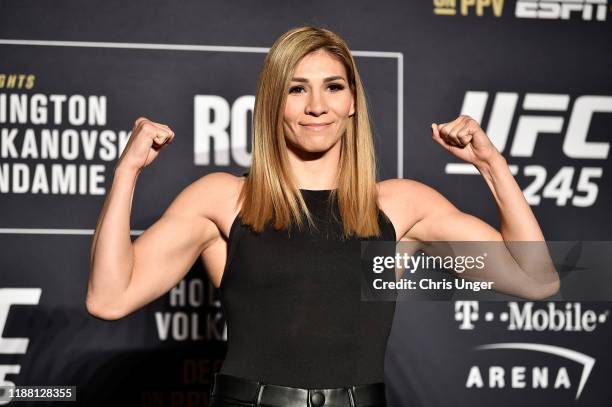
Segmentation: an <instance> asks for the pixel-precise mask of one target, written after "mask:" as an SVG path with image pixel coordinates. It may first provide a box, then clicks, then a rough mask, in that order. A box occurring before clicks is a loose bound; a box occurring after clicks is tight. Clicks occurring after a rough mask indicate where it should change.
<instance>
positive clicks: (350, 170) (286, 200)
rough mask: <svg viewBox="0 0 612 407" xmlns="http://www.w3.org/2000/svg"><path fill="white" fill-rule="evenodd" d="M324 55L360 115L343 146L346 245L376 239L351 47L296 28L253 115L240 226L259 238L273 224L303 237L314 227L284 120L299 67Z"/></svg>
mask: <svg viewBox="0 0 612 407" xmlns="http://www.w3.org/2000/svg"><path fill="white" fill-rule="evenodd" d="M320 49H324V50H326V51H327V52H330V53H331V54H332V55H334V56H335V57H336V58H338V60H339V61H340V62H342V64H343V65H344V67H345V69H346V73H347V79H348V82H349V87H350V90H351V92H352V93H353V96H354V100H355V114H354V115H353V116H352V117H351V118H350V119H349V122H348V124H347V128H346V131H345V133H344V135H343V136H342V139H341V153H340V163H339V177H338V189H337V190H333V191H332V192H331V195H330V198H331V199H332V200H333V199H335V198H337V199H338V207H339V210H340V216H341V218H342V224H343V237H344V238H347V237H349V236H350V235H352V234H356V235H357V236H358V237H369V236H378V235H379V234H380V228H379V225H378V206H377V190H376V172H377V168H376V158H375V152H374V143H373V139H372V131H371V129H370V120H369V116H368V108H367V105H366V98H365V93H364V89H363V85H362V83H361V79H360V77H359V73H358V72H357V67H356V65H355V61H354V60H353V57H352V55H351V53H350V51H349V49H348V46H347V44H346V43H345V41H344V40H343V39H342V38H340V36H338V35H337V34H335V33H333V32H332V31H329V30H327V29H324V28H317V27H312V26H304V27H297V28H293V29H291V30H289V31H287V32H286V33H284V34H283V35H282V36H281V37H280V38H278V39H277V40H276V42H275V43H274V45H273V46H272V48H271V49H270V51H269V52H268V54H267V55H266V58H265V60H264V63H263V67H262V69H261V72H260V74H259V79H258V83H257V93H256V97H255V108H254V111H253V135H252V140H253V143H252V144H253V152H252V164H251V168H250V170H249V173H248V175H247V176H246V180H245V183H244V186H243V189H242V191H241V193H240V198H239V201H242V207H241V210H240V218H241V220H242V222H243V223H245V224H248V225H250V226H251V228H252V230H253V231H255V232H261V231H263V229H264V227H265V225H266V224H267V223H268V222H269V221H272V222H273V227H274V229H277V230H279V229H284V228H288V229H289V228H291V225H292V223H295V224H297V226H298V228H299V229H302V228H303V226H304V219H303V216H306V219H307V220H308V224H309V225H311V226H313V221H312V218H311V215H310V212H309V211H308V208H307V207H306V204H305V202H304V199H303V197H302V194H301V193H300V191H299V189H298V188H297V187H296V185H294V183H293V181H292V179H291V176H290V171H289V161H288V156H287V144H286V141H285V137H284V128H283V113H284V107H285V102H286V99H287V92H288V88H289V85H290V82H291V78H292V76H293V72H294V69H295V66H296V65H297V63H298V62H299V61H300V59H301V58H303V57H304V56H305V55H307V54H309V53H311V52H314V51H318V50H320Z"/></svg>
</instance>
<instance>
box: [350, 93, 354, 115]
mask: <svg viewBox="0 0 612 407" xmlns="http://www.w3.org/2000/svg"><path fill="white" fill-rule="evenodd" d="M354 114H355V97H354V96H353V97H352V98H351V110H350V112H349V117H353V115H354Z"/></svg>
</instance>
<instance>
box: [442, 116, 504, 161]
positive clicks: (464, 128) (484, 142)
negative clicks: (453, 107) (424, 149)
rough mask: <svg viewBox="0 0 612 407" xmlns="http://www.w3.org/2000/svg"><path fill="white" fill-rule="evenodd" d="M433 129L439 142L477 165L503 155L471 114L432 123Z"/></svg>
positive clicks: (452, 152) (456, 155)
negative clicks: (449, 120)
mask: <svg viewBox="0 0 612 407" xmlns="http://www.w3.org/2000/svg"><path fill="white" fill-rule="evenodd" d="M431 129H432V138H433V139H434V140H435V141H436V142H437V143H438V144H440V145H441V146H442V147H444V148H446V149H447V150H448V151H450V153H451V154H453V155H454V156H455V157H457V158H460V159H462V160H463V161H467V162H469V163H471V164H474V165H475V166H477V167H478V166H479V165H481V164H487V163H490V162H491V161H492V160H493V159H494V158H496V157H497V156H499V155H501V153H500V152H499V151H498V150H497V148H496V147H495V146H494V145H493V143H492V142H491V140H490V139H489V137H488V136H487V135H486V134H485V132H484V131H483V130H482V128H481V127H480V124H478V122H477V121H476V120H474V119H472V118H471V117H469V116H466V115H461V116H459V117H457V118H456V119H455V120H453V121H451V122H449V123H442V124H436V123H432V124H431Z"/></svg>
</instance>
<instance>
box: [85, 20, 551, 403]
mask: <svg viewBox="0 0 612 407" xmlns="http://www.w3.org/2000/svg"><path fill="white" fill-rule="evenodd" d="M432 136H433V139H434V140H435V141H436V142H438V143H439V144H440V145H442V146H443V147H444V148H446V149H448V151H449V152H450V153H451V154H453V155H455V156H457V157H459V158H461V159H463V160H465V161H467V162H470V163H472V164H474V165H475V166H476V167H477V168H478V170H479V171H480V172H481V173H482V175H483V176H484V178H485V180H486V182H487V184H488V185H489V188H490V189H491V192H492V194H493V197H494V199H495V202H496V203H497V205H498V207H499V210H500V217H501V230H500V231H499V232H498V231H497V230H495V229H494V228H492V227H491V226H489V225H488V224H486V223H484V222H482V221H481V220H479V219H477V218H475V217H473V216H470V215H467V214H465V213H462V212H460V211H459V210H457V209H456V208H455V207H454V206H453V205H452V204H451V203H450V202H448V201H447V200H446V199H445V198H444V197H443V196H442V195H440V194H439V193H438V192H436V191H435V190H433V189H431V188H429V187H427V186H425V185H423V184H421V183H419V182H416V181H411V180H405V179H392V180H387V181H383V182H376V171H375V169H376V165H375V154H374V149H373V142H372V135H371V131H370V126H369V119H368V111H367V108H366V100H365V96H364V91H363V86H362V84H361V80H360V77H359V74H358V72H357V69H356V66H355V62H354V60H353V58H352V56H351V54H350V52H349V50H348V47H347V45H346V43H345V42H344V41H343V40H342V39H341V38H340V37H338V36H337V35H336V34H334V33H333V32H331V31H328V30H325V29H320V28H314V27H299V28H295V29H292V30H290V31H288V32H286V33H285V34H283V35H282V36H281V37H280V38H279V39H278V40H277V41H276V42H275V44H274V45H273V47H272V48H271V49H270V51H269V53H268V55H267V56H266V59H265V61H264V65H263V68H262V71H261V74H260V77H259V81H258V87H257V94H256V103H255V109H254V115H253V158H252V166H251V168H250V170H249V172H248V173H247V174H245V176H241V177H238V176H234V175H231V174H228V173H221V172H217V173H212V174H208V175H206V176H203V177H202V178H200V179H199V180H197V181H195V182H194V183H193V184H191V185H189V186H188V187H187V188H185V189H184V190H183V191H182V192H181V193H180V194H179V195H178V196H177V197H176V199H175V200H174V201H173V202H172V204H171V205H170V207H169V208H168V209H167V210H166V211H165V212H164V214H163V216H162V217H161V218H160V219H159V220H158V221H157V222H156V223H154V224H153V225H152V226H151V227H150V228H148V229H147V230H146V231H145V232H144V233H143V234H142V235H141V236H139V237H138V239H136V240H135V241H134V242H133V243H132V242H131V240H130V234H129V231H130V224H129V219H130V209H131V202H132V195H133V191H134V188H135V183H136V179H137V177H138V174H139V173H140V172H141V171H142V169H143V168H144V167H146V166H147V165H149V164H150V163H151V162H153V160H155V158H156V157H157V155H158V154H159V151H160V150H161V149H163V148H166V147H167V146H168V145H169V144H170V143H172V141H173V140H174V137H175V134H174V132H173V131H172V130H171V129H170V128H169V127H168V126H166V125H164V124H160V123H156V122H153V121H151V120H148V119H146V118H143V117H141V118H139V119H138V120H136V122H135V125H134V129H133V131H132V135H131V137H130V140H129V143H128V145H127V146H126V148H125V150H124V152H123V154H122V156H121V158H120V160H119V162H118V163H117V166H116V168H115V177H114V180H113V184H112V188H111V190H110V192H109V194H108V196H107V199H106V202H105V204H104V207H103V209H102V212H101V215H100V218H99V221H98V225H97V228H96V233H95V235H94V239H93V243H92V252H91V275H90V280H89V287H88V293H87V309H88V310H89V312H90V313H91V314H93V315H95V316H98V317H100V318H104V319H118V318H121V317H123V316H125V315H127V314H129V313H131V312H133V311H134V310H136V309H138V308H140V307H142V306H143V305H145V304H147V303H149V302H151V301H153V300H154V299H156V298H158V297H160V296H161V295H163V294H164V293H166V292H167V291H168V290H170V289H171V288H172V287H173V286H175V285H176V284H177V283H178V282H179V281H180V280H181V279H182V278H183V277H184V276H185V274H186V273H187V272H188V271H189V269H190V268H191V266H192V265H193V263H194V262H195V261H196V259H197V258H198V257H199V256H200V257H201V258H202V260H203V262H204V265H205V269H206V271H207V273H208V275H209V278H210V279H211V281H212V283H213V284H214V285H215V287H217V288H218V289H219V290H220V294H221V299H222V305H223V310H224V313H225V317H226V321H227V325H228V353H227V356H226V359H225V362H224V365H223V368H222V369H221V372H220V373H219V374H216V375H215V378H214V383H213V387H212V404H213V405H215V406H221V405H232V404H233V403H235V404H234V405H260V404H261V405H270V406H276V405H278V406H298V405H300V406H302V405H303V406H306V405H313V406H317V405H331V406H335V405H338V406H340V405H342V406H349V405H355V406H360V405H384V403H385V399H384V385H383V383H382V382H383V374H384V372H383V360H384V352H385V346H386V341H387V336H388V333H389V330H390V325H391V320H392V317H393V312H394V303H391V302H382V301H379V302H367V301H361V297H360V293H361V291H360V279H359V275H358V274H356V273H358V272H356V271H355V270H356V269H358V268H359V267H358V266H359V255H360V252H359V242H360V241H361V240H364V239H373V240H392V241H399V240H403V241H416V242H427V241H436V240H448V241H452V240H457V241H459V240H486V241H492V240H494V241H511V240H521V241H525V240H531V241H543V240H544V238H543V235H542V232H541V231H540V228H539V226H538V223H537V221H536V219H535V217H534V216H533V214H532V212H531V210H530V208H529V205H528V204H527V203H526V201H525V199H524V198H523V195H522V192H521V190H520V188H519V187H518V186H517V184H516V182H515V181H514V179H513V177H512V175H511V173H510V171H509V170H508V167H507V165H506V163H505V160H504V158H503V157H502V156H501V154H500V153H499V152H498V151H497V150H496V149H495V147H494V146H493V145H492V143H491V142H490V141H489V139H488V137H487V136H486V134H485V133H484V132H483V131H482V129H481V128H480V126H479V125H478V123H476V122H475V121H474V120H473V119H471V118H470V117H467V116H460V117H458V118H456V119H455V120H453V121H451V122H448V123H444V124H432ZM355 261H357V263H355ZM504 261H507V262H508V263H507V264H508V265H510V262H512V265H513V267H514V270H516V269H520V267H521V264H519V263H518V261H517V262H514V259H513V258H512V257H511V256H510V253H508V256H507V257H506V258H505V260H504ZM521 270H522V269H521ZM553 274H554V275H553ZM521 276H522V277H521V278H517V276H516V275H514V276H512V278H510V276H499V278H498V280H499V281H496V284H498V283H499V284H498V286H497V287H498V288H499V289H500V290H501V291H504V292H507V293H510V294H514V295H519V296H523V297H527V298H545V297H547V296H549V295H551V294H552V293H554V292H555V291H556V290H557V289H558V279H557V278H556V274H555V273H554V272H550V271H546V270H540V271H539V274H536V273H526V272H525V273H521ZM546 279H548V281H551V282H550V283H546V284H531V283H532V282H533V281H536V280H539V281H542V280H546ZM241 403H242V404H241Z"/></svg>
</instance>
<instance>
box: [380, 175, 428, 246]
mask: <svg viewBox="0 0 612 407" xmlns="http://www.w3.org/2000/svg"><path fill="white" fill-rule="evenodd" d="M376 186H377V190H378V205H379V207H380V209H381V210H382V211H384V212H385V214H386V215H387V217H389V219H391V221H392V222H393V223H394V224H395V225H396V226H395V228H396V230H397V232H398V234H400V233H401V235H402V236H403V234H405V233H406V232H407V231H408V230H410V228H411V227H412V226H413V225H414V224H415V223H416V222H417V221H418V220H419V219H422V218H423V217H424V216H425V215H426V214H427V212H428V211H430V210H434V209H435V207H436V206H437V205H438V199H437V197H438V196H439V195H440V194H439V193H438V192H437V191H436V190H435V189H433V188H432V187H430V186H428V185H427V184H425V183H423V182H419V181H416V180H413V179H408V178H393V179H387V180H384V181H380V182H378V183H377V184H376Z"/></svg>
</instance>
